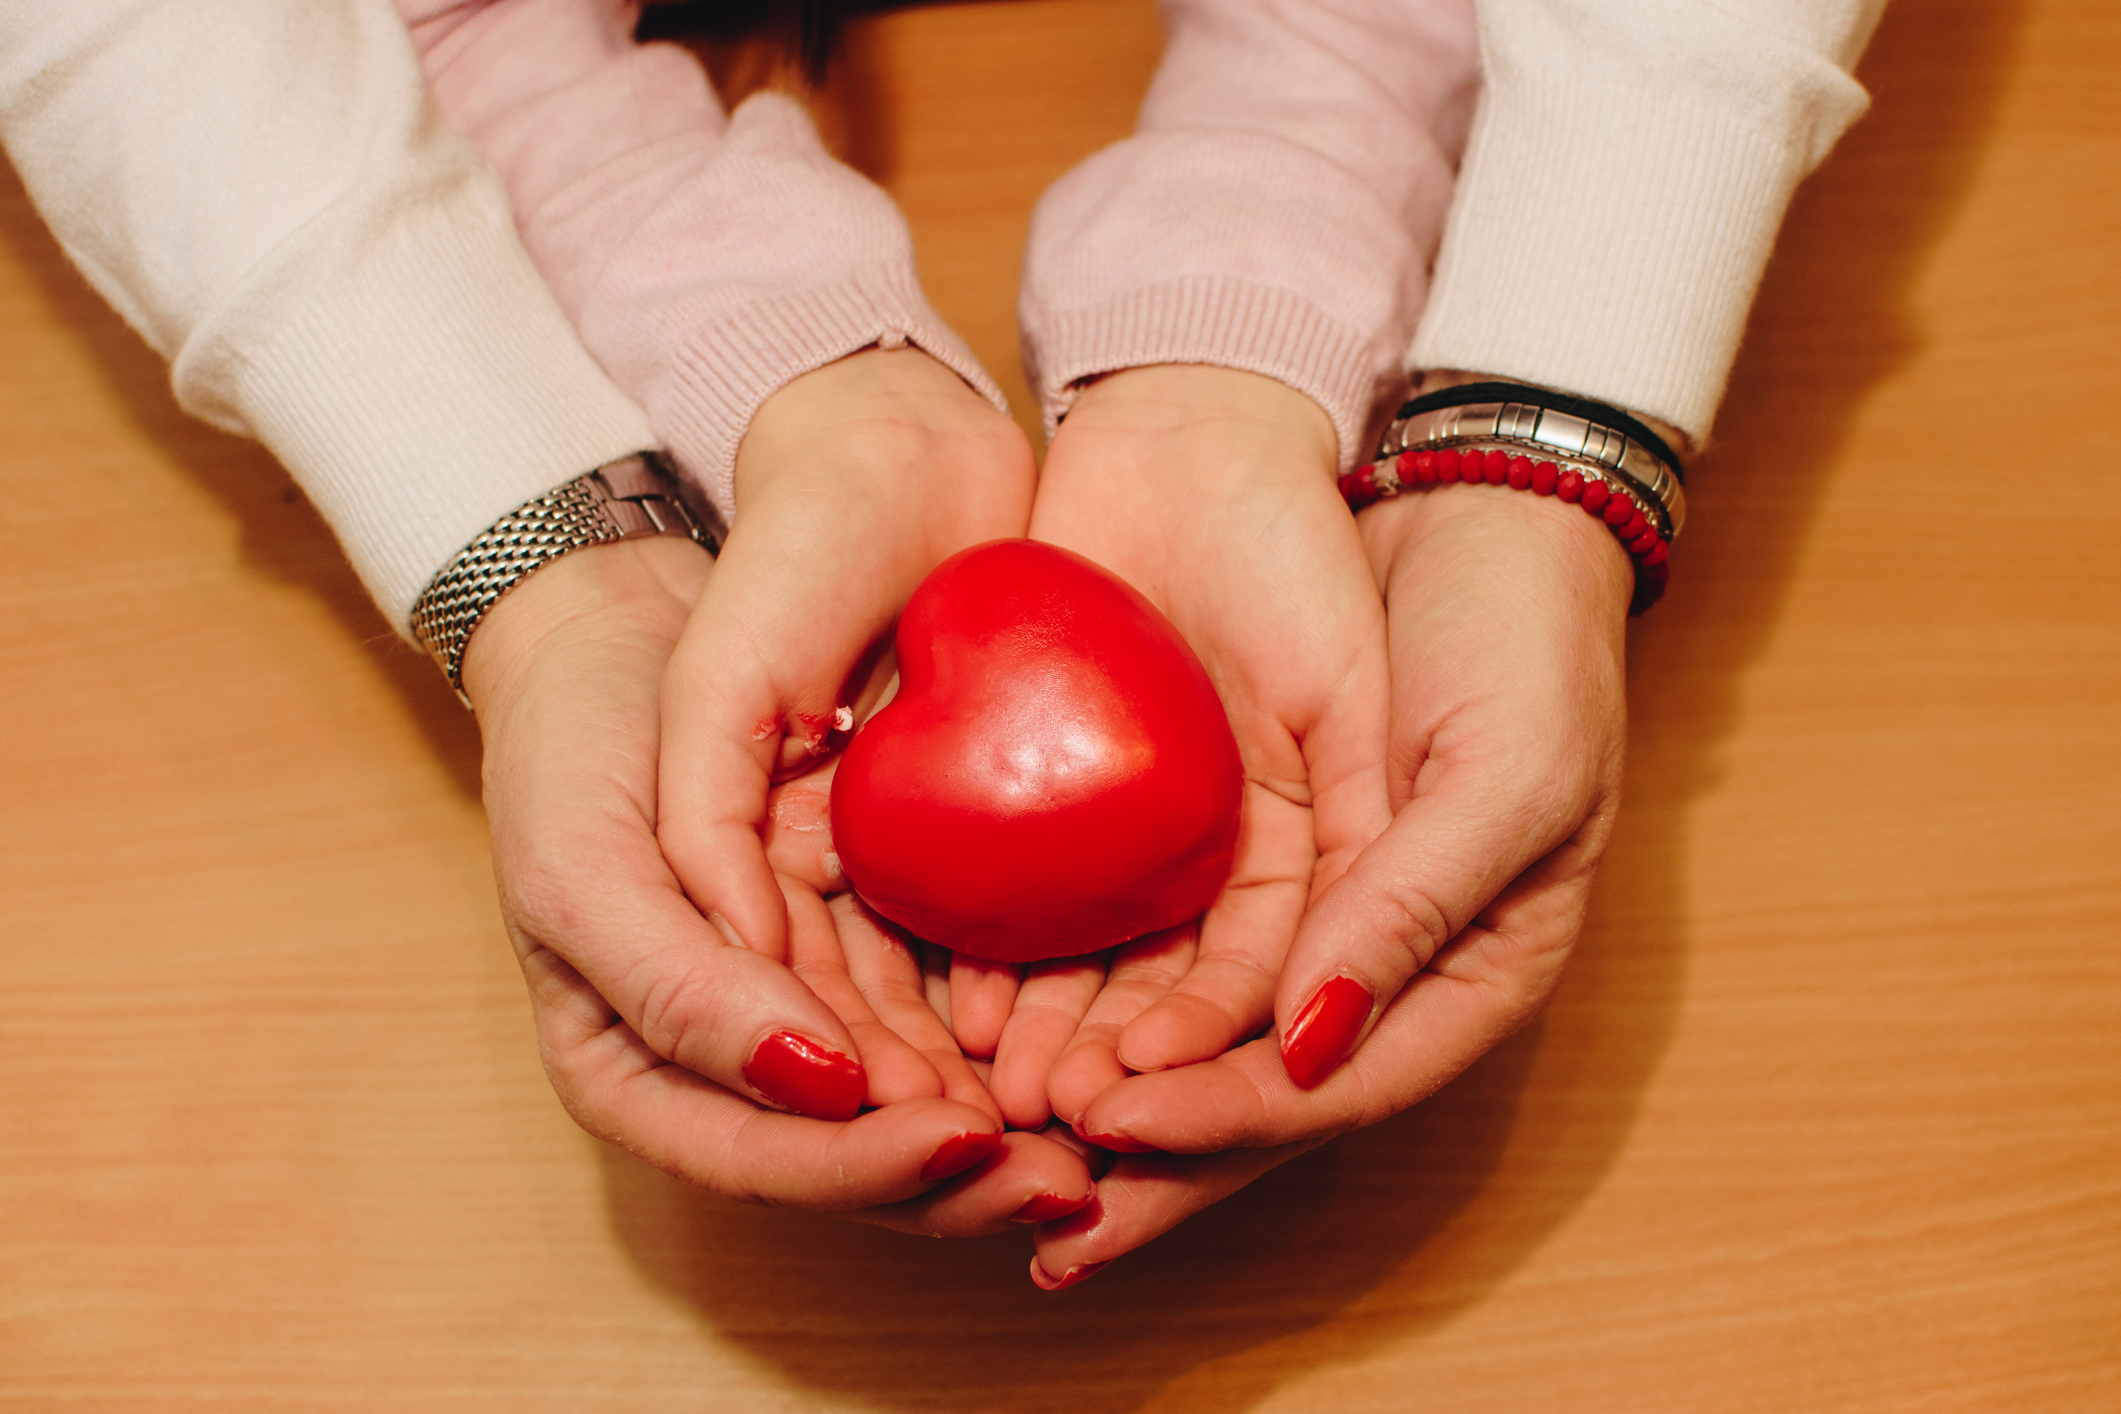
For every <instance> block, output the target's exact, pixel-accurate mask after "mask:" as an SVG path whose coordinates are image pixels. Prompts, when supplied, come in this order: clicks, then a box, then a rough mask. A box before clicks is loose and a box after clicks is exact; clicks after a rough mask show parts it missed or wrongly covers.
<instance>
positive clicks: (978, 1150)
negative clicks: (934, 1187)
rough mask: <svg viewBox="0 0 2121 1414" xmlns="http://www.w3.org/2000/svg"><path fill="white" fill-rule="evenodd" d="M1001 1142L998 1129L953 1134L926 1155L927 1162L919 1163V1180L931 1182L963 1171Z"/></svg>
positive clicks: (984, 1156)
mask: <svg viewBox="0 0 2121 1414" xmlns="http://www.w3.org/2000/svg"><path fill="white" fill-rule="evenodd" d="M1001 1142H1002V1134H1001V1131H1000V1130H998V1129H997V1130H993V1131H991V1132H987V1133H981V1132H979V1131H974V1132H973V1133H971V1134H954V1135H952V1136H951V1137H950V1138H948V1139H945V1140H944V1141H943V1142H942V1144H941V1145H940V1146H939V1147H937V1149H936V1151H935V1152H934V1153H932V1154H930V1155H929V1156H928V1162H927V1163H925V1164H922V1165H921V1182H923V1183H933V1182H935V1181H936V1180H937V1179H939V1178H948V1177H950V1175H952V1174H954V1173H963V1172H964V1171H965V1170H966V1169H968V1168H971V1167H972V1166H973V1165H974V1164H976V1163H978V1162H979V1161H980V1160H981V1159H984V1158H986V1157H987V1156H988V1155H989V1154H991V1153H993V1152H994V1146H995V1145H997V1144H999V1143H1001Z"/></svg>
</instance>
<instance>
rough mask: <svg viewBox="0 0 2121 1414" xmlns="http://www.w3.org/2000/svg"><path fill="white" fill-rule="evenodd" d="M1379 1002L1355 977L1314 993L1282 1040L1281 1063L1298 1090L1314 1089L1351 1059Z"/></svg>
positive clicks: (1333, 982) (1334, 980)
mask: <svg viewBox="0 0 2121 1414" xmlns="http://www.w3.org/2000/svg"><path fill="white" fill-rule="evenodd" d="M1376 1000H1377V999H1376V998H1375V997H1373V996H1372V995H1370V989H1369V988H1368V987H1365V986H1363V984H1362V983H1360V982H1358V981H1356V980H1355V979H1354V978H1353V977H1335V978H1332V979H1331V980H1329V981H1328V982H1327V983H1326V984H1325V985H1324V986H1323V987H1320V988H1319V989H1318V990H1317V991H1316V992H1313V993H1312V994H1311V1000H1310V1001H1308V1002H1306V1003H1305V1004H1304V1009H1303V1010H1302V1011H1300V1012H1298V1013H1297V1014H1296V1020H1295V1022H1294V1023H1292V1024H1291V1025H1290V1027H1289V1034H1288V1035H1286V1036H1284V1037H1282V1038H1281V1063H1282V1065H1283V1066H1284V1067H1285V1068H1286V1069H1287V1070H1288V1072H1289V1078H1290V1079H1291V1080H1293V1081H1295V1082H1296V1085H1297V1088H1298V1089H1301V1090H1309V1089H1311V1088H1312V1087H1313V1086H1315V1085H1317V1084H1318V1083H1319V1082H1320V1081H1322V1080H1324V1079H1325V1078H1326V1077H1327V1076H1329V1075H1331V1074H1332V1073H1333V1071H1334V1069H1335V1068H1336V1067H1338V1066H1339V1065H1340V1063H1341V1062H1342V1061H1344V1060H1346V1059H1347V1058H1348V1052H1349V1051H1352V1050H1354V1049H1355V1038H1356V1037H1357V1036H1359V1035H1361V1034H1362V1024H1363V1023H1364V1022H1365V1021H1368V1020H1369V1019H1370V1008H1371V1007H1372V1006H1373V1005H1374V1004H1375V1003H1376Z"/></svg>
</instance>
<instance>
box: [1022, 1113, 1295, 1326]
mask: <svg viewBox="0 0 2121 1414" xmlns="http://www.w3.org/2000/svg"><path fill="white" fill-rule="evenodd" d="M1320 1142H1322V1141H1320ZM1313 1147H1315V1144H1314V1143H1312V1142H1300V1143H1294V1144H1284V1145H1281V1146H1278V1147H1276V1148H1272V1149H1233V1150H1229V1151H1227V1152H1224V1153H1219V1154H1207V1155H1202V1156H1198V1157H1181V1156H1179V1155H1176V1154H1126V1155H1123V1156H1121V1158H1120V1160H1119V1161H1118V1162H1117V1163H1115V1164H1114V1165H1113V1166H1112V1170H1111V1172H1109V1173H1107V1174H1106V1175H1105V1176H1104V1177H1103V1178H1101V1179H1099V1180H1098V1183H1097V1197H1096V1200H1095V1201H1094V1202H1092V1203H1090V1204H1089V1205H1088V1206H1086V1207H1084V1208H1082V1209H1081V1210H1079V1211H1077V1212H1076V1213H1074V1214H1073V1215H1071V1216H1069V1217H1065V1218H1061V1219H1059V1220H1058V1221H1055V1222H1049V1223H1046V1224H1045V1225H1043V1226H1042V1227H1040V1228H1039V1230H1038V1235H1037V1239H1036V1241H1037V1251H1036V1252H1035V1253H1034V1254H1033V1256H1032V1258H1031V1280H1032V1282H1033V1283H1035V1284H1036V1285H1037V1286H1038V1287H1039V1288H1040V1289H1041V1290H1044V1291H1058V1290H1060V1289H1061V1288H1062V1287H1065V1286H1073V1285H1075V1284H1076V1283H1077V1282H1079V1281H1083V1280H1085V1279H1087V1278H1089V1277H1091V1276H1094V1275H1095V1274H1096V1273H1097V1272H1098V1271H1099V1270H1101V1269H1102V1268H1103V1267H1104V1266H1105V1265H1106V1264H1107V1263H1109V1262H1111V1261H1112V1260H1113V1259H1115V1258H1117V1257H1122V1256H1125V1255H1126V1254H1127V1253H1129V1252H1132V1251H1133V1250H1134V1249H1135V1248H1137V1247H1139V1246H1141V1245H1142V1244H1143V1243H1145V1242H1147V1241H1149V1240H1150V1239H1151V1238H1154V1237H1158V1236H1161V1235H1162V1234H1164V1233H1166V1232H1169V1231H1170V1230H1171V1229H1172V1228H1174V1227H1176V1226H1178V1225H1179V1224H1180V1223H1181V1222H1184V1221H1185V1220H1186V1219H1187V1218H1189V1217H1192V1216H1193V1215H1194V1214H1195V1213H1197V1212H1199V1211H1200V1210H1201V1209H1203V1208H1205V1207H1207V1206H1208V1205H1209V1204H1211V1203H1215V1202H1217V1201H1219V1200H1221V1199H1223V1198H1227V1197H1229V1196H1230V1195H1231V1194H1232V1193H1235V1192H1236V1191H1237V1190H1238V1189H1240V1188H1242V1187H1244V1186H1245V1185H1246V1184H1248V1183H1250V1182H1251V1181H1252V1180H1253V1179H1255V1178H1258V1177H1259V1176H1260V1175H1261V1174H1263V1173H1265V1172H1266V1171H1267V1170H1269V1169H1271V1168H1273V1167H1274V1166H1275V1165H1277V1164H1281V1163H1285V1162H1287V1161H1288V1160H1290V1159H1293V1158H1295V1157H1296V1156H1297V1155H1298V1154H1301V1153H1303V1152H1304V1151H1305V1150H1307V1149H1310V1148H1313Z"/></svg>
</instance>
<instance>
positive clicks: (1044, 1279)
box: [1031, 1257, 1112, 1291]
mask: <svg viewBox="0 0 2121 1414" xmlns="http://www.w3.org/2000/svg"><path fill="white" fill-rule="evenodd" d="M1111 1265H1112V1263H1111V1261H1110V1260H1109V1259H1107V1260H1106V1261H1102V1262H1084V1263H1082V1264H1081V1265H1080V1266H1074V1267H1070V1268H1068V1270H1066V1271H1065V1272H1062V1273H1061V1274H1060V1275H1059V1276H1057V1277H1055V1276H1048V1275H1047V1274H1046V1269H1045V1268H1044V1267H1042V1266H1040V1265H1039V1264H1038V1258H1036V1257H1033V1258H1032V1259H1031V1284H1032V1285H1033V1286H1036V1287H1037V1288H1038V1289H1039V1290H1040V1291H1059V1290H1060V1289H1061V1288H1062V1287H1064V1286H1073V1285H1075V1284H1076V1283H1077V1282H1079V1281H1082V1280H1084V1279H1086V1278H1088V1277H1093V1276H1095V1275H1097V1272H1098V1270H1099V1268H1102V1267H1109V1266H1111Z"/></svg>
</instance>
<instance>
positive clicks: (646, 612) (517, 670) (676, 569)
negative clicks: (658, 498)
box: [463, 536, 714, 730]
mask: <svg viewBox="0 0 2121 1414" xmlns="http://www.w3.org/2000/svg"><path fill="white" fill-rule="evenodd" d="M713 565H714V558H713V556H712V555H710V554H709V553H708V552H707V550H706V548H705V547H704V546H701V545H697V544H694V543H693V542H692V541H690V540H685V539H681V538H679V537H675V536H656V537H651V538H644V539H639V540H618V541H612V542H610V543H609V544H604V545H592V546H588V547H585V548H583V549H580V550H576V551H574V552H573V553H571V554H567V555H563V556H561V557H560V558H559V559H557V560H554V561H552V562H551V563H549V564H547V565H545V566H544V567H542V568H541V569H539V570H538V571H537V573H535V574H532V575H530V576H528V577H527V578H525V579H524V580H522V581H521V582H520V583H518V584H517V585H516V586H515V587H514V588H513V589H511V590H510V591H509V592H508V593H507V594H504V595H503V596H501V598H500V599H499V600H498V601H496V602H495V604H494V606H493V608H492V609H491V610H489V611H488V612H487V614H486V617H485V618H484V619H482V620H481V621H480V623H479V625H478V627H477V628H475V629H474V630H472V633H471V637H470V640H469V641H468V642H467V643H466V644H465V647H464V660H463V678H464V695H465V697H466V698H468V699H469V700H470V702H471V705H472V709H473V711H474V712H475V713H477V715H478V718H479V721H480V724H481V727H482V728H484V729H489V730H490V729H491V727H492V724H493V722H494V720H495V719H496V718H497V717H498V716H500V715H502V714H503V713H505V711H506V710H507V707H508V704H510V703H512V702H515V701H517V700H519V699H520V698H521V697H522V696H523V691H524V689H525V687H526V686H527V685H528V684H530V683H531V682H533V681H535V680H536V677H537V674H538V670H539V667H540V665H541V664H543V663H546V662H549V661H552V660H553V652H552V650H553V649H554V648H555V647H556V646H559V645H562V644H567V643H572V642H575V641H585V642H605V643H616V642H620V641H633V640H638V639H640V638H643V637H647V638H654V639H667V640H668V645H669V647H674V646H675V645H676V642H677V638H678V635H679V633H680V632H682V631H683V629H684V626H685V617H686V615H687V614H688V613H689V612H690V610H691V608H692V604H693V601H694V600H696V599H697V598H698V597H699V593H700V590H701V588H702V587H703V586H704V585H705V583H706V579H707V574H708V572H709V571H710V570H711V569H712V568H713ZM669 647H665V648H664V649H663V650H662V656H664V657H666V658H667V657H668V656H669Z"/></svg>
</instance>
